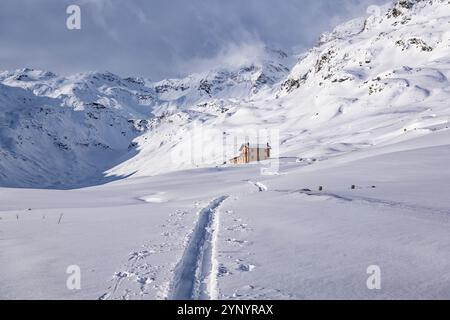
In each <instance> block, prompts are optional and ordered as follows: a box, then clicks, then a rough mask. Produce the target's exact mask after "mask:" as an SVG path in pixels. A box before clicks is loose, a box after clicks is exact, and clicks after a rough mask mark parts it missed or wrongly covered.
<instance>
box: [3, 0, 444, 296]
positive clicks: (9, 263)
mask: <svg viewBox="0 0 450 320" xmlns="http://www.w3.org/2000/svg"><path fill="white" fill-rule="evenodd" d="M449 26H450V5H449V4H448V1H438V0H434V1H431V0H429V1H414V2H413V1H399V2H398V3H397V4H396V5H395V6H386V7H385V8H384V9H383V11H382V12H381V13H380V15H374V16H371V17H369V18H368V19H356V20H353V21H350V22H348V23H346V24H344V25H341V26H339V27H337V28H336V29H335V30H334V31H333V32H331V33H329V34H325V35H323V36H322V37H321V39H320V42H319V43H318V45H317V46H316V47H315V48H313V49H311V50H310V51H309V52H307V53H305V54H303V55H301V56H300V57H299V60H298V62H297V63H295V64H294V65H292V63H291V62H290V59H289V57H287V56H286V55H285V54H284V53H282V52H279V51H274V50H269V49H268V50H267V51H268V52H267V57H265V58H264V59H262V60H261V61H259V62H258V63H256V62H255V64H253V65H249V66H239V67H237V68H235V69H232V70H231V69H218V70H215V71H211V72H210V73H205V74H200V75H192V76H189V77H187V78H185V79H173V80H164V81H162V82H158V83H154V82H151V81H149V80H146V79H139V78H128V79H121V78H120V77H118V76H116V75H113V74H110V73H89V74H81V75H75V76H71V77H60V76H57V75H54V74H53V73H50V72H44V71H36V70H31V69H23V70H18V71H14V72H2V73H0V109H1V113H0V185H1V186H2V188H0V260H1V264H0V297H4V298H67V299H70V298H85V299H96V298H99V299H122V298H124V299H127V298H130V299H138V298H149V299H152V298H159V299H164V298H174V297H183V298H187V297H191V298H201V299H205V298H206V299H207V298H236V299H239V298H275V299H276V298H281V299H283V298H288V299H291V298H364V299H371V298H375V299H378V298H379V299H381V298H389V299H396V298H450V293H449V292H450V278H449V276H448V274H447V270H448V269H449V267H450V250H449V249H450V248H449V247H450V233H449V232H448V230H449V226H450V225H449V222H450V221H449V217H450V201H449V197H448V196H447V195H448V194H449V191H450V190H449V188H450V187H449V183H448V182H449V181H450V169H449V166H448V159H449V156H450V154H449V153H450V142H449V141H450V140H449V138H450V131H449V130H448V126H449V122H450V107H449V105H448V102H447V101H448V99H449V82H448V77H449V74H450V71H449V66H450V61H449V57H450V32H449V31H448V30H449ZM199 126H201V127H202V128H203V129H205V130H206V129H208V128H209V129H215V130H216V131H218V132H220V134H219V135H217V136H210V137H208V140H207V141H202V142H203V144H204V146H203V147H204V148H205V149H206V150H214V149H217V146H218V145H221V144H222V139H223V135H222V133H223V132H226V133H228V134H230V133H232V132H233V130H239V129H255V128H256V129H269V130H270V129H276V130H279V131H280V136H281V141H280V151H281V155H282V157H281V167H280V174H278V175H272V176H262V175H261V174H260V168H259V166H257V165H249V166H242V167H241V166H234V167H233V166H222V165H220V164H221V163H222V161H223V159H221V157H220V155H215V154H217V152H215V153H214V152H213V153H211V154H204V155H203V156H204V158H205V159H203V160H204V161H202V162H201V163H192V161H190V160H191V159H187V158H186V159H182V158H181V159H178V160H179V161H176V162H175V161H172V160H173V159H171V157H170V155H171V154H172V153H173V152H175V153H176V151H177V150H185V149H186V148H189V144H190V143H191V141H190V138H191V137H192V133H193V132H194V131H195V129H196V128H198V127H199ZM227 148H228V149H232V146H227ZM228 151H230V152H233V150H228ZM196 166H201V167H202V168H200V169H193V168H194V167H196ZM179 169H189V170H185V171H176V170H179ZM156 174H160V175H156ZM130 175H132V177H128V176H130ZM151 175H153V176H152V177H149V176H151ZM124 177H128V178H127V179H121V178H124ZM113 180H118V181H113ZM112 181H113V182H112ZM106 182H110V183H108V184H105V185H102V186H94V185H98V184H100V183H106ZM352 185H354V189H352V188H351V186H352ZM87 186H90V187H87ZM319 186H322V189H323V190H321V191H319ZM11 187H22V188H24V189H12V188H11ZM78 187H85V188H78ZM26 188H32V189H26ZM43 188H47V189H43ZM76 188H78V189H76ZM69 265H79V266H80V267H81V270H82V289H81V290H79V291H69V290H67V288H66V279H67V277H68V275H67V274H66V273H65V271H66V268H67V267H68V266H69ZM370 265H378V266H379V267H380V268H381V271H382V290H368V289H367V286H366V280H367V278H368V276H369V275H367V274H366V270H367V267H368V266H370ZM192 268H194V269H196V270H195V272H192Z"/></svg>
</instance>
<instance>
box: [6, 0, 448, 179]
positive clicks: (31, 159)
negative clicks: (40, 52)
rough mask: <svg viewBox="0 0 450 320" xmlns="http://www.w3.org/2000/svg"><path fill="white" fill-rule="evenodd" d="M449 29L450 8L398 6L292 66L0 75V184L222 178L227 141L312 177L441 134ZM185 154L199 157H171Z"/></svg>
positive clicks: (271, 61)
mask: <svg viewBox="0 0 450 320" xmlns="http://www.w3.org/2000/svg"><path fill="white" fill-rule="evenodd" d="M449 23H450V5H449V4H448V1H443V0H422V1H412V0H411V1H406V0H401V1H398V2H396V3H395V4H394V5H392V6H385V7H383V8H381V9H380V11H377V10H375V12H374V14H373V15H371V16H370V17H367V18H361V19H355V20H352V21H349V22H347V23H344V24H342V25H340V26H338V27H336V28H335V29H334V30H333V31H332V32H330V33H326V34H324V35H322V36H321V38H320V39H319V42H318V44H317V46H315V47H314V48H312V49H311V50H309V51H308V52H306V53H304V54H302V55H300V56H298V57H297V63H295V64H294V65H292V64H291V59H292V57H288V56H287V55H286V54H285V53H283V52H280V51H275V50H268V53H267V55H266V56H265V58H264V59H261V60H260V61H258V62H255V63H250V64H248V65H244V66H239V67H235V68H225V69H224V68H218V69H216V70H213V71H210V72H208V73H204V74H194V75H191V76H188V77H186V78H183V79H170V80H163V81H159V82H156V83H155V82H151V81H149V80H146V79H142V78H126V79H122V78H120V77H119V76H117V75H114V74H111V73H99V72H92V73H85V74H78V75H73V76H69V77H61V76H58V75H55V74H53V73H51V72H46V71H38V70H32V69H21V70H16V71H13V72H2V73H0V110H1V112H0V145H1V149H0V185H3V186H40V187H42V186H53V187H61V186H65V187H74V186H79V185H86V184H91V183H96V182H100V181H105V180H104V179H105V177H109V178H106V179H113V178H115V177H121V176H127V175H130V174H135V175H152V174H158V173H162V172H167V171H171V170H177V169H184V168H192V167H196V166H204V165H216V164H220V163H222V162H223V160H224V159H223V157H222V155H223V153H222V152H221V151H218V150H220V148H219V146H221V145H222V141H223V138H224V136H228V137H232V135H233V131H235V130H245V129H248V130H252V129H267V130H275V131H278V132H279V133H280V150H281V152H282V154H283V155H286V156H294V157H298V158H299V159H303V160H304V161H306V164H308V163H309V162H310V160H311V159H313V160H322V159H327V158H330V157H333V156H336V155H339V154H343V153H346V152H354V151H358V150H361V149H364V148H368V147H371V146H377V145H380V144H389V143H393V142H395V141H400V140H406V139H409V138H411V137H416V136H417V135H424V134H430V133H432V132H435V131H438V130H445V129H447V127H448V123H449V121H450V107H449V106H448V103H447V101H448V99H449V94H450V89H449V82H448V77H449V76H450V71H449V67H450V58H449V57H450V33H449V31H448V25H449ZM199 128H201V129H202V130H203V131H202V132H203V133H200V134H199V133H198V132H199ZM193 142H195V143H199V144H200V146H201V150H195V153H196V154H195V155H193V156H192V155H191V156H189V155H188V156H186V154H185V156H184V157H179V156H177V155H179V154H181V153H183V151H186V150H191V151H192V150H193V149H192V145H193ZM226 149H227V150H226V151H227V152H228V153H229V154H233V152H235V151H236V150H234V149H235V146H234V145H232V144H231V145H227V146H226ZM193 158H196V160H195V161H193Z"/></svg>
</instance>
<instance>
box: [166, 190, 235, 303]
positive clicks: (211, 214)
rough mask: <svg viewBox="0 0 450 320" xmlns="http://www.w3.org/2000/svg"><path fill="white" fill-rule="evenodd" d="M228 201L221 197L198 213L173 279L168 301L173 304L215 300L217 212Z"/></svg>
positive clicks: (225, 197)
mask: <svg viewBox="0 0 450 320" xmlns="http://www.w3.org/2000/svg"><path fill="white" fill-rule="evenodd" d="M227 198H228V196H221V197H219V198H216V199H214V200H213V201H211V202H210V204H209V205H208V206H206V207H205V208H203V209H202V210H201V211H200V212H199V217H198V221H197V225H196V226H195V228H194V231H193V232H192V235H191V238H190V241H189V243H188V246H187V247H186V250H185V252H184V254H183V257H182V259H181V261H180V262H179V264H178V266H177V268H176V270H175V276H174V279H173V284H172V290H171V294H170V298H171V299H174V300H205V299H216V298H217V295H218V293H217V287H216V282H217V279H216V277H217V274H216V272H215V270H216V268H217V261H216V260H215V259H216V258H215V257H216V253H215V252H214V250H216V249H215V248H216V245H215V241H217V232H218V230H217V227H218V223H219V221H218V216H217V215H218V208H219V207H220V205H221V204H222V203H223V202H224V201H225V200H226V199H227Z"/></svg>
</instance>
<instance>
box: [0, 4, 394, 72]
mask: <svg viewBox="0 0 450 320" xmlns="http://www.w3.org/2000/svg"><path fill="white" fill-rule="evenodd" d="M386 1H388V0H78V1H76V0H71V1H68V0H39V1H36V0H2V1H1V2H0V69H15V68H21V67H25V66H29V67H34V68H41V69H47V70H52V71H56V72H60V73H74V72H80V71H87V70H99V71H104V70H108V71H111V72H115V73H119V74H121V75H143V76H147V77H150V78H153V79H160V78H165V77H176V76H181V75H183V74H185V73H186V72H192V71H195V70H197V69H199V68H200V69H201V68H202V67H205V66H206V67H209V65H210V64H211V63H212V62H214V63H215V62H216V61H220V60H221V59H225V55H227V54H234V55H235V56H236V55H239V50H241V49H242V50H247V51H248V48H249V47H252V46H256V47H258V46H262V45H268V46H271V47H276V48H280V49H284V50H286V51H291V50H292V49H293V48H295V50H296V51H301V50H302V49H306V48H308V47H310V46H311V45H312V44H314V42H315V41H316V39H317V38H318V36H319V35H320V33H322V32H323V31H326V30H329V29H330V28H332V27H333V26H334V25H336V24H337V23H339V22H342V21H345V20H347V19H349V18H352V17H356V16H359V15H362V14H365V10H366V8H367V7H368V6H369V5H370V4H383V3H385V2H386ZM70 4H78V5H80V7H81V9H82V30H80V31H69V30H67V29H66V18H67V15H66V8H67V6H68V5H70ZM250 52H251V51H250ZM203 64H204V65H203Z"/></svg>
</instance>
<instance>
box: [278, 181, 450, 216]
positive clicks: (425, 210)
mask: <svg viewBox="0 0 450 320" xmlns="http://www.w3.org/2000/svg"><path fill="white" fill-rule="evenodd" d="M278 192H283V190H278ZM289 193H301V194H305V195H307V196H312V197H319V198H320V197H322V198H323V199H324V200H329V199H330V198H331V199H335V200H338V201H343V202H352V203H358V204H363V205H369V206H374V205H377V206H382V207H388V208H398V209H403V210H408V211H413V212H416V213H418V214H420V216H421V217H423V215H424V214H426V215H427V217H434V218H436V219H438V220H440V221H443V220H444V221H447V222H450V211H449V210H444V209H439V208H432V207H426V206H420V205H413V204H409V203H404V202H398V201H392V200H383V199H376V198H370V197H362V196H353V195H352V196H348V195H345V196H344V195H339V194H336V193H330V192H314V191H310V190H308V189H302V190H295V191H290V192H289Z"/></svg>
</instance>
